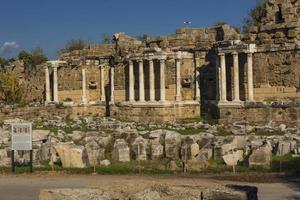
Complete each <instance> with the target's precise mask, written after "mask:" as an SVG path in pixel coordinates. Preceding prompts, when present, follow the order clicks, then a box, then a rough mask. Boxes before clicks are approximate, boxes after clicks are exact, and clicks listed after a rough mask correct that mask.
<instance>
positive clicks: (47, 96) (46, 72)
mask: <svg viewBox="0 0 300 200" xmlns="http://www.w3.org/2000/svg"><path fill="white" fill-rule="evenodd" d="M45 92H46V101H45V104H48V103H50V102H51V95H50V77H49V68H48V66H45Z"/></svg>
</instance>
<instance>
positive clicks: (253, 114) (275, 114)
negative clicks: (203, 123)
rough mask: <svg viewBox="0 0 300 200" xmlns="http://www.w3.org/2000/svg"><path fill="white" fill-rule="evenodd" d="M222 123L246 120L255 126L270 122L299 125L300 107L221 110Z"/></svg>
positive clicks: (220, 118) (220, 119) (232, 108)
mask: <svg viewBox="0 0 300 200" xmlns="http://www.w3.org/2000/svg"><path fill="white" fill-rule="evenodd" d="M218 115H219V116H218V117H219V122H220V123H233V122H236V121H242V120H245V121H247V122H250V123H254V124H266V123H268V122H269V121H273V122H275V123H278V124H280V123H285V124H293V125H297V124H299V122H300V107H288V108H286V107H270V106H264V107H260V108H257V107H252V108H251V107H249V108H247V107H244V108H241V107H240V108H234V107H231V108H230V107H228V108H220V109H219V113H218Z"/></svg>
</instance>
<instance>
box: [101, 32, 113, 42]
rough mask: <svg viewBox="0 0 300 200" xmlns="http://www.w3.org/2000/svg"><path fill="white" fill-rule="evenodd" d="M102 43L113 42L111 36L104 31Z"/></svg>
mask: <svg viewBox="0 0 300 200" xmlns="http://www.w3.org/2000/svg"><path fill="white" fill-rule="evenodd" d="M101 43H102V44H111V37H110V36H109V34H107V33H102V35H101Z"/></svg>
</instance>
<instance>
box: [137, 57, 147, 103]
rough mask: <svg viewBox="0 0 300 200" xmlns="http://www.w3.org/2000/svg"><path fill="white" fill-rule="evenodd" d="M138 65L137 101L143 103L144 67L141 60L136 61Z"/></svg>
mask: <svg viewBox="0 0 300 200" xmlns="http://www.w3.org/2000/svg"><path fill="white" fill-rule="evenodd" d="M138 63H139V96H140V98H139V101H141V102H144V101H145V84H144V65H143V60H138Z"/></svg>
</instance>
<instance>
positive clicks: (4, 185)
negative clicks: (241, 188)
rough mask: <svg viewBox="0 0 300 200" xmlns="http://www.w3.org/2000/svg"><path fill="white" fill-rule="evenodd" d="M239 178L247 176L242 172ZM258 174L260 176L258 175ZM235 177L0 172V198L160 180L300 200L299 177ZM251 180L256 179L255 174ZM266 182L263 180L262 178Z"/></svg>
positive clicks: (263, 199) (271, 199) (264, 199)
mask: <svg viewBox="0 0 300 200" xmlns="http://www.w3.org/2000/svg"><path fill="white" fill-rule="evenodd" d="M241 177H246V176H245V175H241ZM258 177H260V178H258ZM235 179H239V178H238V176H235V177H231V176H209V175H206V176H204V175H203V176H192V175H189V176H182V175H163V176H162V175H151V176H148V175H67V174H51V173H47V174H45V173H43V174H32V175H11V174H10V175H0V200H37V199H38V195H39V191H40V189H54V188H83V187H100V188H101V187H105V186H107V185H114V184H122V183H124V184H133V185H134V184H136V183H138V182H144V183H159V184H169V185H174V186H176V185H186V186H202V187H214V186H216V185H220V184H222V185H223V184H224V185H225V184H240V185H252V186H256V187H257V188H258V196H259V200H285V199H287V200H300V179H298V178H291V177H290V178H282V177H279V178H274V177H272V176H265V177H264V176H261V175H260V176H257V181H258V182H259V183H256V182H255V180H253V178H252V179H251V180H250V179H247V178H245V181H247V180H249V181H250V182H237V181H235ZM254 179H256V178H255V177H254ZM263 179H264V180H265V181H262V180H263ZM263 182H265V183H263Z"/></svg>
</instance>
